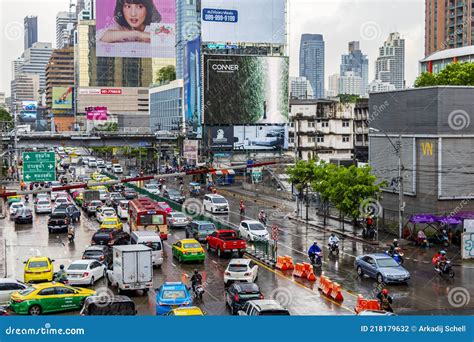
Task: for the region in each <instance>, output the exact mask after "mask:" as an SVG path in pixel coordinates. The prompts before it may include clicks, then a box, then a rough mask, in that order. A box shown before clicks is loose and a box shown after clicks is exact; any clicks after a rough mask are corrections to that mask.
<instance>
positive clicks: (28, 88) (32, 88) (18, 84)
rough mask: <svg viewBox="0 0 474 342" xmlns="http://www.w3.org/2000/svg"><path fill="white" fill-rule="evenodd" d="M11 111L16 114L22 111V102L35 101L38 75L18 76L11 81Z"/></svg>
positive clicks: (36, 98)
mask: <svg viewBox="0 0 474 342" xmlns="http://www.w3.org/2000/svg"><path fill="white" fill-rule="evenodd" d="M10 85H11V89H10V91H11V97H12V109H13V111H14V112H16V113H17V114H19V113H20V111H21V109H22V101H37V100H38V91H39V75H33V74H31V75H28V74H19V75H17V77H16V78H15V79H14V80H13V81H11V84H10Z"/></svg>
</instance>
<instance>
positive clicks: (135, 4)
mask: <svg viewBox="0 0 474 342" xmlns="http://www.w3.org/2000/svg"><path fill="white" fill-rule="evenodd" d="M175 44H176V2H175V0H97V1H96V54H97V56H99V57H130V58H134V57H135V58H175V56H176V52H175Z"/></svg>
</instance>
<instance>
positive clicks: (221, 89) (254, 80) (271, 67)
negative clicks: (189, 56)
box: [203, 55, 289, 125]
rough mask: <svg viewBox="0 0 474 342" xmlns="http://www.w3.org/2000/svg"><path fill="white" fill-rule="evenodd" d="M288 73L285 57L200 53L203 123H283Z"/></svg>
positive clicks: (284, 119)
mask: <svg viewBox="0 0 474 342" xmlns="http://www.w3.org/2000/svg"><path fill="white" fill-rule="evenodd" d="M288 73H289V61H288V58H287V57H267V56H226V55H204V75H203V94H204V96H203V98H204V103H205V106H204V123H205V124H206V125H246V124H278V123H287V122H288V111H289V96H288V77H289V75H288Z"/></svg>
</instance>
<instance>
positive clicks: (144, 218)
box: [128, 197, 168, 240]
mask: <svg viewBox="0 0 474 342" xmlns="http://www.w3.org/2000/svg"><path fill="white" fill-rule="evenodd" d="M166 214H167V213H166V211H165V210H163V209H162V208H161V207H160V205H159V204H158V202H155V201H153V200H151V199H149V198H148V197H139V198H135V199H133V200H131V201H130V202H128V224H129V226H130V233H131V232H132V231H134V230H149V231H156V232H159V233H160V238H161V240H167V239H168V225H167V222H166Z"/></svg>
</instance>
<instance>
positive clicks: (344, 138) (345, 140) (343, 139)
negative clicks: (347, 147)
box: [342, 135, 351, 143]
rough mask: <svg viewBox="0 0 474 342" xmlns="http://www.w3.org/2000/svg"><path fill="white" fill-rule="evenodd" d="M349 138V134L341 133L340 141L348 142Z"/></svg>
mask: <svg viewBox="0 0 474 342" xmlns="http://www.w3.org/2000/svg"><path fill="white" fill-rule="evenodd" d="M350 138H351V136H350V135H343V136H342V142H345V143H347V142H349V141H350Z"/></svg>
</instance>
